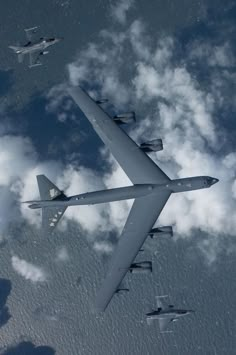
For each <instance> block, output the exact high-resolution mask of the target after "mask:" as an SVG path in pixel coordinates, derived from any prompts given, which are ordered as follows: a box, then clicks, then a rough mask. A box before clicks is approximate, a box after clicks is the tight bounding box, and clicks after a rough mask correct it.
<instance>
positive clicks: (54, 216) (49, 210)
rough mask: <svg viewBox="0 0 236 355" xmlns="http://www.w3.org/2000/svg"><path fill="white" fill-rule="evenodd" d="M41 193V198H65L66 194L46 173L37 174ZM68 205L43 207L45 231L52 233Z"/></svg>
mask: <svg viewBox="0 0 236 355" xmlns="http://www.w3.org/2000/svg"><path fill="white" fill-rule="evenodd" d="M37 182H38V187H39V194H40V198H41V200H54V199H58V200H60V199H63V198H65V197H66V196H65V194H64V193H63V191H61V190H59V189H58V187H57V186H56V185H54V184H53V183H52V182H51V181H50V180H49V179H48V178H47V177H46V176H45V175H37ZM65 210H66V207H43V208H42V227H43V231H44V232H47V233H52V231H53V230H54V228H55V227H56V225H57V223H58V222H59V220H60V219H61V217H62V216H63V214H64V212H65Z"/></svg>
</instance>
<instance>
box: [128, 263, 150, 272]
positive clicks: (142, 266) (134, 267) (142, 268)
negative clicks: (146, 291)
mask: <svg viewBox="0 0 236 355" xmlns="http://www.w3.org/2000/svg"><path fill="white" fill-rule="evenodd" d="M129 271H130V272H131V273H132V274H133V273H135V274H136V273H144V274H146V273H150V272H152V262H151V261H141V262H138V263H133V264H131V265H130V268H129Z"/></svg>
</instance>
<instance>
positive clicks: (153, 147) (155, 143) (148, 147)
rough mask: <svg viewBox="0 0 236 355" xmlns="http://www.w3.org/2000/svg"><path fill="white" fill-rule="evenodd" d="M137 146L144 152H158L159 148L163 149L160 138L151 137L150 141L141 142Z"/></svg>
mask: <svg viewBox="0 0 236 355" xmlns="http://www.w3.org/2000/svg"><path fill="white" fill-rule="evenodd" d="M139 148H140V149H142V151H144V152H145V153H150V152H159V151H160V150H163V143H162V139H153V140H151V141H147V142H144V143H141V144H140V146H139Z"/></svg>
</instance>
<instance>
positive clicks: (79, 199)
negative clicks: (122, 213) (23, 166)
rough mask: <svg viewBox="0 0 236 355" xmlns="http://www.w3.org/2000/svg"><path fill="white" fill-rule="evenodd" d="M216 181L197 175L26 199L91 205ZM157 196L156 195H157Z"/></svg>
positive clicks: (39, 204)
mask: <svg viewBox="0 0 236 355" xmlns="http://www.w3.org/2000/svg"><path fill="white" fill-rule="evenodd" d="M216 182H218V179H215V178H211V177H209V176H198V177H191V178H184V179H176V180H170V181H168V182H165V183H163V184H136V185H133V186H127V187H120V188H115V189H108V190H101V191H94V192H87V193H83V194H80V195H75V196H71V197H65V196H64V197H62V198H60V197H59V198H55V199H53V200H41V201H28V202H32V204H31V205H30V206H29V207H30V208H42V207H68V206H78V205H93V204H100V203H106V202H114V201H121V200H128V199H135V198H138V197H142V196H146V195H149V194H157V195H158V192H160V191H163V190H168V191H170V192H171V193H177V192H184V191H192V190H198V189H203V188H208V187H210V186H211V185H213V184H215V183H216ZM157 198H158V196H157Z"/></svg>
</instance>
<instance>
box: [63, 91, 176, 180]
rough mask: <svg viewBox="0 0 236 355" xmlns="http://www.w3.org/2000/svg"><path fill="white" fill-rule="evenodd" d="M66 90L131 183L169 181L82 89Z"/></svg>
mask: <svg viewBox="0 0 236 355" xmlns="http://www.w3.org/2000/svg"><path fill="white" fill-rule="evenodd" d="M68 91H69V93H70V95H71V96H72V97H73V99H74V101H75V102H76V103H77V105H78V106H79V108H80V109H81V111H83V113H84V114H85V116H86V117H87V119H88V120H89V121H90V123H91V124H92V126H93V128H94V130H95V131H96V133H97V134H98V135H99V137H100V138H101V139H102V141H103V142H104V143H105V144H106V146H107V147H108V148H109V149H110V151H111V153H112V155H113V156H114V158H115V159H116V160H117V161H118V163H119V164H120V166H121V167H122V169H123V170H124V171H125V173H126V174H127V175H128V177H129V179H130V180H131V181H132V183H133V184H147V183H154V184H158V183H163V182H169V181H170V179H169V178H168V176H167V175H166V174H165V173H164V172H163V171H162V170H161V169H160V168H159V166H157V165H156V164H155V163H154V162H153V161H152V159H150V158H149V156H148V155H147V154H145V153H144V152H143V151H142V150H141V149H140V148H139V146H138V145H137V144H136V143H135V142H134V141H133V140H132V139H131V138H130V137H129V136H128V135H127V134H126V132H125V131H123V129H121V128H120V126H118V125H117V124H116V123H115V122H114V121H113V120H112V118H111V117H110V116H109V115H108V114H107V113H106V112H105V111H103V109H102V108H101V107H100V106H99V105H98V104H97V102H96V101H94V100H93V99H92V98H91V97H90V96H89V95H88V94H87V93H86V92H85V91H84V90H82V89H81V87H79V86H77V87H71V88H70V89H69V90H68Z"/></svg>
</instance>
